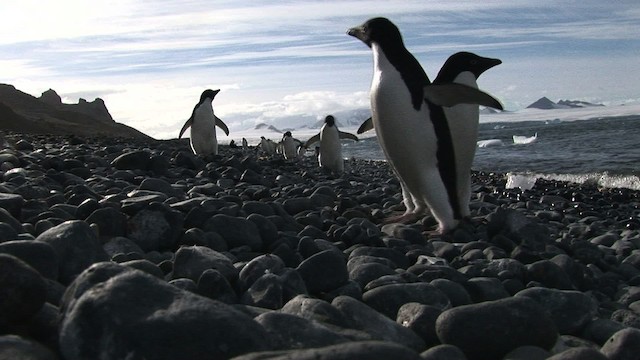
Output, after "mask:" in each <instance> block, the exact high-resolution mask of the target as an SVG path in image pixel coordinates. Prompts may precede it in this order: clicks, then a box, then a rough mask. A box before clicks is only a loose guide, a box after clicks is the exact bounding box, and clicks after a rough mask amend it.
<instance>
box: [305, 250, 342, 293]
mask: <svg viewBox="0 0 640 360" xmlns="http://www.w3.org/2000/svg"><path fill="white" fill-rule="evenodd" d="M297 270H298V272H299V273H300V276H301V277H302V279H303V280H304V283H305V285H306V286H307V289H308V290H309V292H310V293H312V294H314V293H319V292H327V291H331V290H333V289H336V288H338V287H340V286H342V285H344V284H346V283H347V281H348V280H349V273H348V272H347V264H346V261H345V259H344V257H343V256H342V255H341V254H338V253H337V252H335V251H333V250H324V251H321V252H319V253H317V254H314V255H312V256H310V257H309V258H308V259H306V260H304V261H303V262H301V263H300V265H298V267H297Z"/></svg>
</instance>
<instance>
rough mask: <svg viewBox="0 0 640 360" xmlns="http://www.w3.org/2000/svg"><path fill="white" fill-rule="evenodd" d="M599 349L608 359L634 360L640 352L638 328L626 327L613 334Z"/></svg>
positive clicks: (639, 332) (639, 331)
mask: <svg viewBox="0 0 640 360" xmlns="http://www.w3.org/2000/svg"><path fill="white" fill-rule="evenodd" d="M600 351H601V352H602V353H603V354H604V355H605V356H606V357H607V358H608V359H609V360H635V359H637V358H638V353H640V330H638V329H633V328H627V329H623V330H620V331H618V332H617V333H615V334H613V336H611V338H609V340H607V342H606V343H605V344H604V345H602V348H601V349H600Z"/></svg>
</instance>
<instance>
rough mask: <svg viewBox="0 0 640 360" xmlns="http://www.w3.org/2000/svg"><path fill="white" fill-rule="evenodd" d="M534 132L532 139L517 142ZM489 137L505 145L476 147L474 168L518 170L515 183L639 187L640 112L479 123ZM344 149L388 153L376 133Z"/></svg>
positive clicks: (365, 154)
mask: <svg viewBox="0 0 640 360" xmlns="http://www.w3.org/2000/svg"><path fill="white" fill-rule="evenodd" d="M536 133H537V138H536V139H535V141H534V142H532V143H528V144H515V143H514V142H513V136H514V135H515V136H526V137H532V136H534V134H536ZM491 139H497V140H501V143H502V145H501V146H489V147H478V148H477V149H476V156H475V159H474V162H473V168H472V169H473V170H477V171H485V172H497V173H504V174H507V175H508V176H517V177H514V178H513V179H512V180H513V181H515V184H514V183H513V181H512V184H514V185H513V186H514V187H518V186H519V185H520V184H522V187H523V188H526V187H527V184H529V185H531V184H532V183H534V182H535V181H534V180H535V179H536V178H545V179H550V180H560V181H570V182H578V183H582V182H585V181H590V182H597V183H598V184H599V185H600V186H603V187H615V188H617V187H622V188H630V189H635V190H640V179H639V177H638V176H639V175H640V115H631V116H618V117H603V118H594V119H588V120H575V121H565V120H562V121H561V120H546V121H520V122H498V123H496V122H489V123H482V124H480V128H479V133H478V140H491ZM495 143H498V142H495ZM343 155H344V156H345V157H355V158H363V159H372V160H384V159H385V158H384V154H383V153H382V150H381V149H380V147H379V145H378V142H377V139H376V138H375V137H370V138H365V139H362V140H361V141H359V142H343ZM532 180H533V182H532Z"/></svg>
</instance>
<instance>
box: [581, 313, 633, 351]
mask: <svg viewBox="0 0 640 360" xmlns="http://www.w3.org/2000/svg"><path fill="white" fill-rule="evenodd" d="M622 329H625V326H624V325H622V324H621V323H619V322H617V321H613V320H611V319H594V320H593V321H591V322H589V323H588V324H587V325H586V326H585V328H584V331H583V334H582V337H584V338H585V339H587V340H591V341H593V342H595V343H596V344H598V345H603V344H604V343H605V342H607V340H609V338H610V337H612V336H613V334H615V333H616V332H618V331H620V330H622Z"/></svg>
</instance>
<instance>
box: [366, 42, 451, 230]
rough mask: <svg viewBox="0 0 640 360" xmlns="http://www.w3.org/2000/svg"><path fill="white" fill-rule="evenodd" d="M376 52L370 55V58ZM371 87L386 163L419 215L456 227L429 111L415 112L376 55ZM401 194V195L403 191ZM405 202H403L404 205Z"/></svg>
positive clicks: (443, 227)
mask: <svg viewBox="0 0 640 360" xmlns="http://www.w3.org/2000/svg"><path fill="white" fill-rule="evenodd" d="M375 53H376V52H375V51H374V54H375ZM376 64H377V66H376V68H377V69H376V71H374V78H373V82H372V87H371V108H372V113H373V116H372V120H373V123H374V127H375V129H376V132H377V134H378V141H379V142H380V146H381V148H382V150H383V152H384V153H385V155H386V157H387V160H388V161H389V163H390V164H391V166H392V167H393V168H394V170H395V172H396V174H397V175H398V177H399V178H400V181H401V182H402V183H403V189H404V188H405V187H406V189H407V191H408V192H409V193H410V194H411V197H412V199H413V202H414V205H415V209H414V210H413V212H414V213H416V214H419V213H421V212H423V211H424V210H425V205H426V206H428V207H429V208H430V209H431V211H432V213H433V215H434V217H435V218H436V220H437V221H438V223H439V225H440V230H441V231H446V230H449V229H451V228H453V227H454V226H455V225H456V221H455V220H454V219H453V209H452V208H451V204H450V202H449V196H448V195H447V190H446V187H445V185H444V183H443V180H442V177H441V175H440V171H439V169H438V159H437V156H436V152H437V147H438V139H437V137H436V134H435V130H434V127H433V123H432V122H431V120H430V118H429V116H430V115H429V110H428V106H427V104H426V103H423V104H422V106H421V108H420V110H419V111H417V110H415V108H414V107H413V104H412V103H411V94H410V92H409V90H408V88H407V87H406V85H405V83H404V81H403V79H402V78H401V75H400V73H399V72H398V71H396V69H395V68H394V67H393V65H391V64H390V63H389V62H388V61H387V60H386V59H385V58H384V54H382V52H380V54H379V56H378V59H377V61H376ZM403 192H404V191H403ZM406 200H407V199H406V198H405V202H406Z"/></svg>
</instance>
